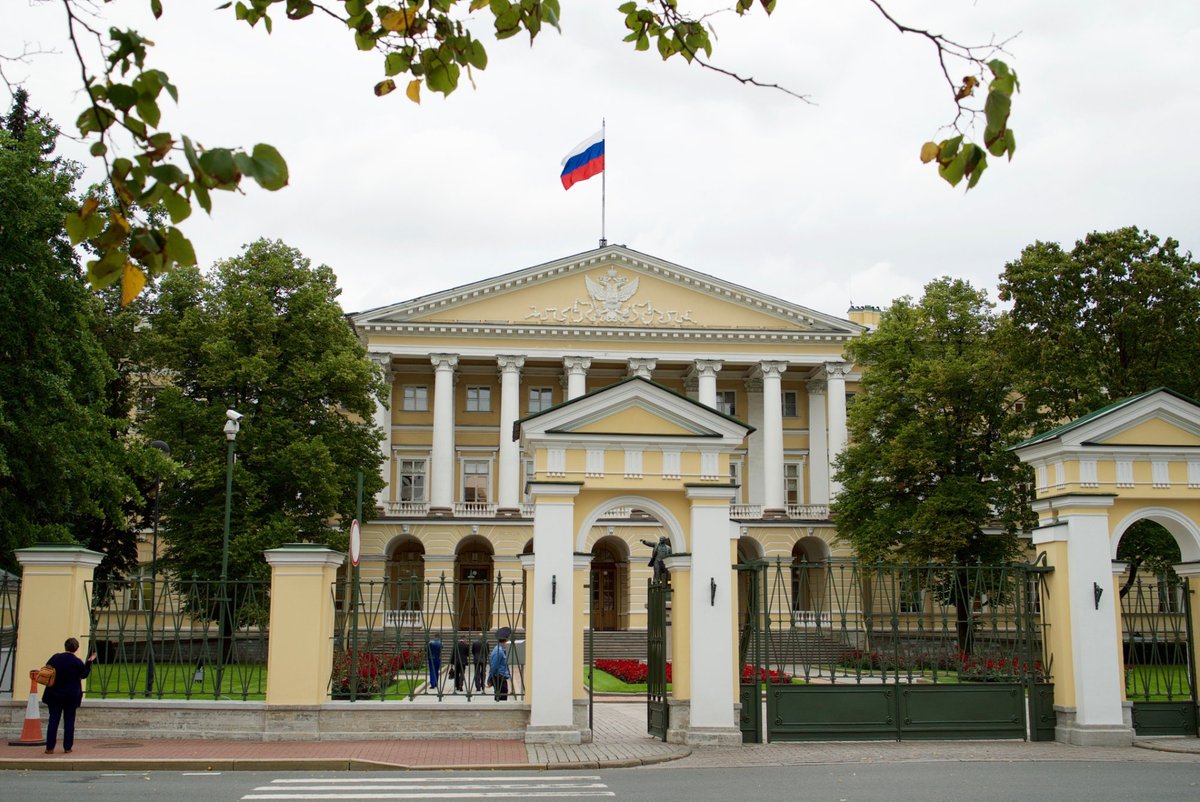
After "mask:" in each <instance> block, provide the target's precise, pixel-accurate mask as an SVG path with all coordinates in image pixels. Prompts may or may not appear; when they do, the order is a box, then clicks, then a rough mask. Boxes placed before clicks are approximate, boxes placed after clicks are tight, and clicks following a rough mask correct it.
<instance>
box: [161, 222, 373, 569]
mask: <svg viewBox="0 0 1200 802" xmlns="http://www.w3.org/2000/svg"><path fill="white" fill-rule="evenodd" d="M339 293H340V290H338V288H337V284H336V279H335V277H334V274H333V271H332V270H330V269H329V268H328V267H326V266H323V265H322V266H319V267H313V266H312V265H311V263H310V262H309V260H308V259H306V258H304V256H303V255H302V254H300V252H299V251H296V250H294V249H292V248H289V247H287V246H286V245H284V244H283V243H281V242H268V241H265V240H260V241H258V242H255V243H253V244H251V245H249V246H247V247H246V248H245V250H244V251H243V253H242V254H241V255H240V256H238V257H235V258H232V259H228V260H225V261H222V262H219V263H218V264H217V265H216V266H215V267H214V269H213V270H212V272H211V273H210V274H208V275H205V274H203V273H201V272H200V271H199V270H197V269H194V268H189V269H185V270H179V271H176V272H174V273H172V274H170V275H169V276H168V277H167V278H166V279H165V280H164V281H163V282H162V285H161V287H160V289H159V293H158V295H157V297H156V298H155V299H154V300H153V302H152V305H151V312H150V315H149V318H148V320H149V323H150V326H149V329H148V331H146V332H144V342H143V345H144V352H143V353H144V358H145V359H146V362H147V365H148V366H150V367H151V368H153V369H154V370H156V371H158V372H159V373H160V375H161V376H162V377H163V383H162V384H161V386H160V387H159V389H158V390H157V392H156V394H155V397H154V400H153V403H152V405H151V408H150V409H149V410H148V412H147V413H146V420H145V425H144V430H145V432H146V433H147V435H148V436H150V437H155V438H159V439H162V440H165V441H166V442H168V443H170V445H171V454H172V457H173V458H174V459H177V460H178V461H179V462H181V463H183V464H184V465H186V466H188V469H189V475H188V476H187V477H184V478H182V479H181V480H180V481H179V482H178V483H176V485H175V486H174V487H172V488H171V492H170V493H164V494H163V499H162V515H163V517H164V519H165V520H169V522H170V524H169V526H168V527H167V528H166V529H165V531H164V533H163V536H164V539H165V541H166V543H167V549H166V554H165V557H166V560H167V562H168V563H169V564H171V565H172V566H173V567H174V569H175V570H176V571H177V572H179V573H180V574H181V575H182V576H183V577H190V576H192V575H196V576H198V577H200V578H202V579H216V578H218V577H219V574H220V566H221V555H222V540H223V534H224V504H225V478H226V440H225V437H224V436H223V434H222V429H223V426H224V424H225V421H226V417H225V410H226V409H235V410H237V411H239V412H241V413H242V414H243V415H244V416H245V417H244V419H243V420H242V423H241V431H240V433H239V434H238V436H237V440H236V449H237V461H236V464H235V467H234V473H233V513H232V525H231V537H230V549H229V578H231V579H240V578H244V577H259V578H261V577H265V576H266V572H267V569H266V565H265V563H264V562H263V559H262V552H263V550H264V549H269V548H274V547H276V546H279V545H281V544H283V543H288V542H296V541H312V542H318V543H329V544H332V545H335V546H338V547H340V546H341V545H342V544H343V543H344V536H342V535H341V534H340V532H339V530H337V529H336V528H335V523H334V522H335V521H338V520H341V521H342V522H344V523H345V524H348V522H349V520H350V519H351V518H352V517H353V515H354V512H355V501H356V475H357V472H358V471H360V470H361V471H362V472H363V473H364V476H365V490H364V492H365V494H366V496H367V498H371V497H373V496H374V494H375V492H376V491H378V490H379V488H381V487H382V482H383V480H382V478H381V476H380V473H379V468H380V463H381V461H382V458H381V456H380V453H379V442H380V439H381V437H382V434H381V433H380V432H379V430H378V428H377V427H375V426H374V425H373V423H372V421H373V414H374V408H375V407H374V405H375V402H376V399H377V398H379V397H380V394H381V393H382V391H383V382H382V378H381V377H380V375H379V373H378V371H377V369H376V368H375V366H374V365H373V364H372V363H371V361H370V360H369V359H368V358H367V354H366V351H365V349H364V348H363V346H362V345H361V344H360V343H359V342H358V340H357V339H356V337H355V335H354V333H353V332H352V330H351V329H350V326H349V325H348V323H347V322H346V320H345V318H344V317H343V313H342V310H341V307H340V306H339V305H338V303H337V296H338V295H339Z"/></svg>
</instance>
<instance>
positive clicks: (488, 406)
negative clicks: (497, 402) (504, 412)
mask: <svg viewBox="0 0 1200 802" xmlns="http://www.w3.org/2000/svg"><path fill="white" fill-rule="evenodd" d="M491 411H492V388H491V387H486V386H479V387H468V388H467V412H491Z"/></svg>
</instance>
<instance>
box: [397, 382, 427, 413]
mask: <svg viewBox="0 0 1200 802" xmlns="http://www.w3.org/2000/svg"><path fill="white" fill-rule="evenodd" d="M402 408H403V409H404V411H405V412H428V411H429V388H428V387H426V386H425V385H423V384H406V385H404V403H403V404H402Z"/></svg>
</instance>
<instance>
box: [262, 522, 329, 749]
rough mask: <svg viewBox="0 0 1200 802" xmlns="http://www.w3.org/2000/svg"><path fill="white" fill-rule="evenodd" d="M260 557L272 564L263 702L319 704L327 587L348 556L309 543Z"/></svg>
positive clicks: (324, 687) (323, 694) (323, 685)
mask: <svg viewBox="0 0 1200 802" xmlns="http://www.w3.org/2000/svg"><path fill="white" fill-rule="evenodd" d="M263 556H264V557H265V558H266V560H267V564H268V565H270V566H271V618H270V627H271V628H270V632H271V638H270V641H269V643H268V645H267V704H268V705H319V704H321V703H322V702H324V701H325V700H326V699H328V698H329V676H330V673H331V670H332V668H333V639H332V638H331V637H330V633H332V632H333V594H332V593H331V592H330V588H332V587H333V583H334V581H335V580H336V579H337V569H338V567H339V566H340V565H341V564H342V563H343V562H345V559H346V557H345V555H343V554H339V553H337V552H336V551H331V550H329V549H327V548H325V547H324V546H320V545H316V544H312V543H288V544H286V545H284V546H280V547H279V548H277V549H268V550H266V551H264V552H263ZM294 735H295V737H296V738H297V739H307V738H308V737H309V733H304V732H297V733H294Z"/></svg>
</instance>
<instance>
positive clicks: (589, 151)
mask: <svg viewBox="0 0 1200 802" xmlns="http://www.w3.org/2000/svg"><path fill="white" fill-rule="evenodd" d="M562 164H563V170H562V185H563V189H570V188H571V185H572V184H574V183H576V182H577V181H586V180H587V179H589V178H591V177H592V176H594V175H596V174H598V173H602V172H604V129H601V130H599V131H597V132H596V133H594V134H592V135H591V136H589V137H588V138H587V139H585V140H583V141H582V142H580V143H579V144H578V145H576V146H575V147H574V148H572V149H571V152H570V153H568V154H567V155H566V157H565V158H563V160H562Z"/></svg>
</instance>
